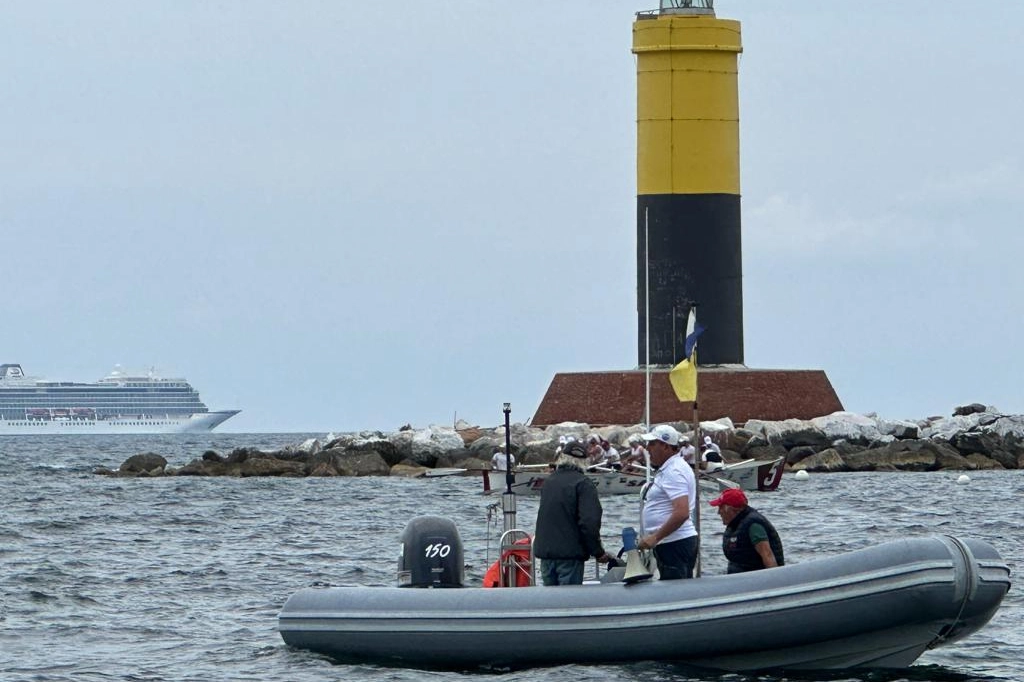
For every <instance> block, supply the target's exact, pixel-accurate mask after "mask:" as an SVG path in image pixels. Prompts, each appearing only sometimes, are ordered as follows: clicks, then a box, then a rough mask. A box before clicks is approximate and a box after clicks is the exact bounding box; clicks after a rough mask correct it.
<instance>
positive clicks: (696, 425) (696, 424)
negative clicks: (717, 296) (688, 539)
mask: <svg viewBox="0 0 1024 682" xmlns="http://www.w3.org/2000/svg"><path fill="white" fill-rule="evenodd" d="M690 305H691V306H692V307H693V310H694V313H693V317H694V319H696V318H697V304H696V303H691V304H690ZM693 373H694V374H693V375H694V382H695V384H696V387H697V390H696V391H695V395H694V397H693V433H694V437H695V438H696V439H697V451H696V453H695V454H694V456H693V460H694V465H695V466H696V467H697V476H696V477H695V478H696V479H697V485H696V486H695V487H694V491H693V496H694V498H695V500H696V502H697V518H696V519H694V521H695V522H696V524H697V567H696V571H695V572H694V576H695V577H697V578H699V577H700V574H701V564H702V563H703V562H702V561H701V556H700V555H701V551H700V546H701V542H700V476H701V470H702V468H703V465H704V459H703V456H702V454H703V453H701V451H700V448H701V446H702V445H704V442H703V441H702V440H701V435H700V409H699V408H698V407H697V399H698V398H699V397H700V371H698V369H697V351H696V350H694V351H693Z"/></svg>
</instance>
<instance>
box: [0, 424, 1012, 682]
mask: <svg viewBox="0 0 1024 682" xmlns="http://www.w3.org/2000/svg"><path fill="white" fill-rule="evenodd" d="M310 435H312V436H321V437H322V436H323V434H205V435H187V436H38V437H33V436H8V437H0V681H2V682H14V681H17V682H20V681H28V680H33V681H50V680H53V681H58V680H68V681H72V680H73V681H75V682H92V681H95V682H101V681H102V682H109V681H111V680H131V681H143V680H144V681H151V682H156V681H172V680H173V681H178V680H204V681H209V680H232V681H234V680H253V681H264V680H266V681H268V682H269V681H274V682H282V681H295V682H305V681H310V682H312V681H314V680H315V681H322V680H345V681H346V682H352V681H354V680H371V681H381V682H383V681H385V680H387V681H391V680H409V681H413V680H417V681H418V680H443V681H446V682H447V681H453V680H469V681H471V682H476V681H478V680H480V681H482V680H492V679H494V680H497V679H500V680H502V681H503V682H525V681H527V680H530V681H533V680H552V681H554V680H573V682H580V681H583V680H606V681H611V680H636V681H648V680H649V681H651V682H655V681H657V682H683V681H689V680H722V681H723V682H724V681H729V682H733V681H737V682H738V681H747V680H749V681H754V680H757V681H758V682H774V681H779V682H781V680H787V681H788V680H793V681H795V680H808V681H810V680H826V679H827V680H850V681H854V682H879V681H883V680H892V681H895V680H918V681H925V680H936V681H938V680H942V681H966V680H986V679H999V680H1014V681H1020V680H1024V662H1022V656H1021V652H1022V651H1024V600H1022V598H1021V589H1020V588H1019V587H1018V585H1017V583H1018V581H1019V580H1020V576H1021V571H1022V568H1024V549H1022V548H1021V537H1020V520H1019V519H1020V517H1019V514H1018V513H1017V512H1018V511H1019V509H1020V507H1021V502H1022V500H1024V471H984V472H970V474H969V476H970V478H971V481H970V482H969V483H967V484H965V485H964V484H960V485H958V484H957V483H956V479H957V477H958V476H959V475H960V473H961V472H935V473H860V474H812V475H811V476H810V478H809V479H808V480H806V481H798V480H796V479H795V478H794V477H793V476H792V475H788V474H787V475H786V477H785V478H784V479H783V482H782V484H781V486H780V487H779V490H778V491H776V492H774V493H754V494H752V495H751V504H752V505H753V506H755V507H756V508H758V509H759V510H760V511H762V512H763V513H764V514H766V515H767V516H768V518H769V519H771V520H772V522H773V523H774V524H775V526H776V527H777V528H778V530H779V532H780V534H781V535H782V538H783V541H784V543H785V550H786V560H787V562H792V563H795V562H801V561H808V560H810V559H812V558H815V557H819V556H822V555H829V554H838V553H842V552H845V551H848V550H851V549H857V548H861V547H867V546H870V545H873V544H877V543H880V542H884V541H886V540H891V539H895V538H900V537H905V536H913V535H923V534H929V533H946V534H951V535H956V536H960V537H976V538H980V539H983V540H986V541H988V542H990V543H991V544H993V545H994V546H995V547H996V548H997V549H998V550H999V552H1000V553H1001V554H1002V556H1003V558H1004V559H1005V560H1006V561H1007V562H1008V563H1009V564H1010V568H1011V571H1012V572H1013V574H1012V575H1011V580H1013V581H1014V583H1015V584H1014V587H1013V588H1011V590H1010V593H1009V594H1008V595H1007V597H1006V599H1005V600H1004V602H1003V605H1002V608H1001V609H1000V610H999V612H998V613H997V614H996V616H995V617H994V618H993V620H992V621H991V622H990V623H989V624H988V625H987V626H986V627H985V628H983V629H982V630H981V631H980V632H978V633H976V634H975V635H973V636H971V637H969V638H968V639H966V640H964V641H962V642H959V643H957V644H954V645H950V646H946V647H942V648H939V649H937V650H935V651H929V652H926V653H925V654H924V655H923V656H922V657H921V658H920V659H919V660H918V662H917V664H915V665H914V666H913V667H911V668H910V669H908V670H903V671H896V672H856V673H851V672H840V673H836V674H835V675H821V674H803V676H800V675H796V676H794V675H788V676H786V677H773V676H771V675H738V674H722V675H714V674H708V673H706V672H701V671H696V670H693V669H690V668H687V667H685V666H680V665H671V664H664V663H631V664H624V665H571V666H557V667H552V668H543V669H535V670H525V671H516V672H510V673H504V674H502V673H500V672H498V673H494V672H491V673H474V674H464V673H453V672H424V671H418V670H404V669H396V668H384V667H378V666H374V665H345V664H339V663H335V662H333V661H331V660H329V659H327V658H324V657H321V656H318V655H316V654H312V653H309V652H306V651H299V650H292V649H289V648H287V647H286V646H285V645H284V644H283V642H282V641H281V637H280V635H279V634H278V632H277V629H276V628H277V614H278V612H279V610H280V608H281V606H282V605H283V604H284V602H285V600H286V599H287V598H288V596H289V595H290V594H291V593H292V592H294V591H295V590H297V589H299V588H302V587H306V586H309V585H313V584H330V585H391V584H394V582H395V578H396V566H397V558H398V554H399V550H400V537H401V533H402V530H403V528H404V526H405V523H406V522H407V521H408V520H409V519H411V518H413V517H414V516H418V515H421V514H437V515H441V516H445V517H449V518H451V519H452V520H453V521H454V522H455V523H456V525H457V526H458V528H459V532H460V534H461V536H462V539H463V542H464V545H465V559H466V563H467V579H468V581H470V582H471V583H475V584H479V582H480V580H481V579H482V577H483V573H484V571H485V570H486V568H487V565H488V563H489V562H490V561H493V559H494V558H495V551H494V545H495V539H496V537H497V534H498V532H500V524H501V514H500V511H498V510H496V509H493V508H489V507H490V506H491V505H492V504H493V503H494V502H496V501H497V500H496V499H495V498H494V497H491V496H484V495H483V494H482V493H481V491H482V484H481V482H480V480H479V479H477V478H475V477H446V478H431V479H400V478H395V479H390V478H379V477H374V478H194V477H164V478H141V479H123V478H108V477H105V476H98V475H95V474H93V473H92V472H93V470H94V469H96V468H97V467H101V466H102V467H108V468H112V469H116V468H117V466H118V465H120V463H121V462H122V461H124V460H125V459H126V458H127V457H128V456H130V455H132V454H136V453H139V452H155V453H157V454H161V455H163V456H164V457H166V458H167V459H168V460H169V462H170V464H171V465H174V466H181V465H182V464H184V463H186V462H187V461H189V460H191V459H193V458H195V457H199V456H201V455H202V453H203V452H204V451H205V450H207V449H213V450H216V451H218V452H220V453H221V454H226V453H227V452H229V451H230V450H231V449H233V448H235V447H243V446H244V447H258V448H261V449H265V450H272V449H276V448H280V447H282V446H285V445H293V444H298V443H300V442H302V441H303V440H304V439H305V438H307V437H308V436H310ZM517 501H518V518H519V525H520V526H521V527H524V528H528V529H532V527H533V524H534V520H535V518H536V511H537V499H536V498H531V497H526V496H520V497H518V500H517ZM602 502H603V504H604V509H605V515H604V530H603V537H604V539H605V542H606V546H607V547H608V548H609V549H611V550H612V551H615V549H616V548H617V547H618V544H619V542H620V540H621V531H622V528H624V527H627V526H636V525H637V523H638V510H639V506H638V500H637V499H636V498H635V497H634V496H613V497H606V498H602ZM703 502H704V503H703V504H702V505H701V509H702V515H703V518H702V519H701V521H702V529H703V542H702V570H703V571H704V572H705V573H707V574H719V573H723V572H724V568H725V565H724V560H723V558H722V556H721V549H720V542H721V522H720V521H719V519H718V517H717V514H715V513H714V510H713V508H712V507H710V506H708V505H707V504H706V500H705V501H703ZM589 570H591V571H592V570H594V569H593V568H591V569H589ZM588 577H589V575H588ZM551 589H557V588H551ZM518 636H519V635H518V633H516V632H514V631H510V632H509V636H508V645H509V646H510V647H514V646H515V642H516V638H517V637H518ZM729 636H735V637H747V636H750V635H749V633H743V632H736V633H731V634H730V635H729ZM608 646H609V647H614V646H615V642H608Z"/></svg>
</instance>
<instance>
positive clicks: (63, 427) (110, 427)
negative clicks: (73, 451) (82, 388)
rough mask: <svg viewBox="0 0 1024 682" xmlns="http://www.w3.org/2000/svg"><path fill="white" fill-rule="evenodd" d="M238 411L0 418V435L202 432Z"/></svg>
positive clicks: (207, 430) (211, 428)
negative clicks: (83, 417)
mask: <svg viewBox="0 0 1024 682" xmlns="http://www.w3.org/2000/svg"><path fill="white" fill-rule="evenodd" d="M239 411H240V410H222V411H220V412H203V413H199V414H192V415H131V416H123V417H111V418H109V419H50V420H25V419H0V436H8V435H19V436H20V435H26V436H52V435H63V434H67V435H82V434H89V433H94V434H98V435H114V434H143V435H145V434H153V433H206V432H209V431H212V430H213V429H215V428H216V427H217V426H219V425H220V424H222V423H224V422H225V421H226V420H228V419H230V418H231V417H233V416H235V415H236V414H238V413H239Z"/></svg>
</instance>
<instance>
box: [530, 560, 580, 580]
mask: <svg viewBox="0 0 1024 682" xmlns="http://www.w3.org/2000/svg"><path fill="white" fill-rule="evenodd" d="M540 577H541V580H543V581H544V584H545V585H582V584H583V562H582V561H580V560H579V559H541V560H540Z"/></svg>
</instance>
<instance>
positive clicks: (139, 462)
mask: <svg viewBox="0 0 1024 682" xmlns="http://www.w3.org/2000/svg"><path fill="white" fill-rule="evenodd" d="M166 466H167V460H166V459H165V458H164V457H163V456H161V455H157V454H155V453H152V452H142V453H139V454H137V455H132V456H131V457H129V458H128V459H126V460H125V461H123V462H121V466H120V467H119V468H118V472H119V473H121V474H153V473H161V472H163V470H164V468H165V467H166Z"/></svg>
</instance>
